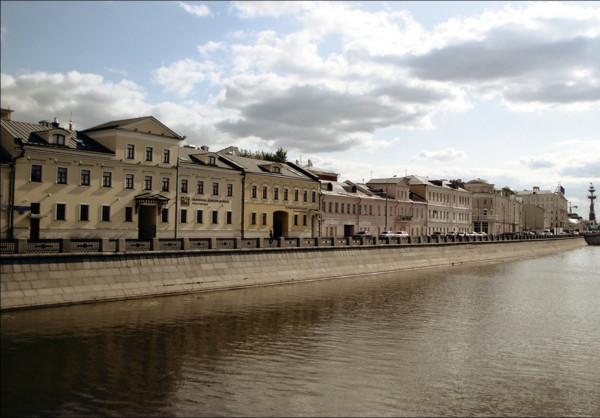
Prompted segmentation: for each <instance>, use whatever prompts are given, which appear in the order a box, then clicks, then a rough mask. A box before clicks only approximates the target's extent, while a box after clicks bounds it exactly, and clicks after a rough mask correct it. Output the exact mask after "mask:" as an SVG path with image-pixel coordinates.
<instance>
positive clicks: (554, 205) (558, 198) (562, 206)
mask: <svg viewBox="0 0 600 418" xmlns="http://www.w3.org/2000/svg"><path fill="white" fill-rule="evenodd" d="M517 197H518V198H519V199H520V200H521V201H522V202H523V204H524V205H533V206H537V207H539V208H542V209H544V211H545V212H546V216H545V218H546V219H547V222H545V224H544V228H543V229H550V230H552V231H553V232H554V233H559V232H563V231H564V230H565V228H567V225H568V216H567V214H568V210H567V204H568V202H567V199H566V198H565V196H564V189H563V188H562V187H560V186H559V188H557V190H556V191H555V192H552V191H550V190H540V188H539V187H537V186H535V187H534V188H533V190H523V191H521V192H517ZM526 228H528V229H534V228H529V227H528V226H526ZM535 229H537V230H539V228H535Z"/></svg>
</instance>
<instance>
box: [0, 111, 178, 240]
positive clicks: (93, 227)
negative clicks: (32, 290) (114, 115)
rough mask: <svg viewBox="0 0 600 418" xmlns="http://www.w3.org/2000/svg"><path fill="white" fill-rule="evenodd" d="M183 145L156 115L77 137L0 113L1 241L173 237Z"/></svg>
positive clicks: (57, 126) (65, 130) (49, 125)
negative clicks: (1, 159) (4, 158)
mask: <svg viewBox="0 0 600 418" xmlns="http://www.w3.org/2000/svg"><path fill="white" fill-rule="evenodd" d="M182 139H183V138H182V137H181V136H179V135H177V134H176V133H175V132H173V131H172V130H170V129H169V128H167V127H166V126H165V125H163V124H162V123H161V122H159V121H158V120H156V119H155V118H154V117H152V116H147V117H140V118H134V119H125V120H119V121H113V122H109V123H105V124H102V125H99V126H96V127H93V128H90V129H86V130H84V131H75V130H73V129H72V125H71V124H70V126H69V128H64V127H62V126H60V124H59V123H58V122H57V121H56V120H55V121H54V122H47V121H42V122H40V123H38V124H32V123H25V122H17V121H13V120H12V118H11V116H10V112H5V111H3V112H2V120H1V145H2V148H3V152H5V153H6V154H7V155H8V160H9V161H8V162H7V164H8V166H9V168H8V169H6V168H3V173H2V174H3V176H2V191H3V195H2V207H3V211H2V217H3V218H5V217H6V222H5V221H4V219H3V221H2V223H1V225H2V238H8V239H17V238H27V239H34V240H37V239H41V238H89V237H94V238H142V239H148V238H154V237H158V238H165V237H173V234H174V222H173V221H172V217H174V215H173V214H172V213H174V210H173V209H172V208H174V205H175V200H176V199H175V197H176V189H177V187H176V186H177V155H178V147H179V143H180V141H181V140H182ZM3 167H4V164H3ZM5 171H8V174H9V175H8V178H6V177H5V176H4V173H5ZM4 190H7V193H8V197H7V198H6V199H5V196H4V194H5V192H4ZM5 202H6V203H5ZM4 209H6V210H4ZM163 209H166V210H165V211H163ZM173 219H174V218H173Z"/></svg>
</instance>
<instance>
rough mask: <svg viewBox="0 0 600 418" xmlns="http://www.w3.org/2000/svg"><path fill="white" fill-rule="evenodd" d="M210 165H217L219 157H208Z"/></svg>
mask: <svg viewBox="0 0 600 418" xmlns="http://www.w3.org/2000/svg"><path fill="white" fill-rule="evenodd" d="M208 165H217V159H216V158H215V157H214V156H212V155H211V156H209V157H208Z"/></svg>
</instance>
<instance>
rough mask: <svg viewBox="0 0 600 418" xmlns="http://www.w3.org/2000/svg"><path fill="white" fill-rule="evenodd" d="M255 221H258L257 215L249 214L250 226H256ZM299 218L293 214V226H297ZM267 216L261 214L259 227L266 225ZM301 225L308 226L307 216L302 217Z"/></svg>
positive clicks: (254, 213)
mask: <svg viewBox="0 0 600 418" xmlns="http://www.w3.org/2000/svg"><path fill="white" fill-rule="evenodd" d="M257 219H258V214H257V213H256V212H252V213H251V214H250V224H251V225H258V223H257ZM299 221H300V218H299V215H298V214H294V226H298V225H300V224H299ZM267 224H268V223H267V214H266V213H262V216H261V225H267ZM302 225H304V226H307V225H308V216H307V215H302Z"/></svg>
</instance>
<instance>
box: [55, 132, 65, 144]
mask: <svg viewBox="0 0 600 418" xmlns="http://www.w3.org/2000/svg"><path fill="white" fill-rule="evenodd" d="M52 143H53V144H56V145H65V136H64V135H61V134H52Z"/></svg>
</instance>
